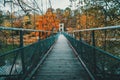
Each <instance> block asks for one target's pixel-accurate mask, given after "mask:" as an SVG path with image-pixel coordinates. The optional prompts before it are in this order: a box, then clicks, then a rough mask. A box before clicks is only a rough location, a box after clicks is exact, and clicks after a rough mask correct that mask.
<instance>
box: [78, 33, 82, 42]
mask: <svg viewBox="0 0 120 80" xmlns="http://www.w3.org/2000/svg"><path fill="white" fill-rule="evenodd" d="M79 37H80V38H79V39H80V41H81V40H82V34H81V32H79Z"/></svg>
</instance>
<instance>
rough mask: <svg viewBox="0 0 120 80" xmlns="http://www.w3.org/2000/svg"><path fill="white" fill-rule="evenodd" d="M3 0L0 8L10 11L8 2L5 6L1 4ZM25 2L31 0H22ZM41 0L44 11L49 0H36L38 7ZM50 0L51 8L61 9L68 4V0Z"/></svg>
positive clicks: (28, 2)
mask: <svg viewBox="0 0 120 80" xmlns="http://www.w3.org/2000/svg"><path fill="white" fill-rule="evenodd" d="M3 1H4V0H0V9H1V10H5V11H7V10H8V11H10V6H9V5H10V4H6V6H5V7H4V6H3ZM23 1H24V2H25V3H27V4H28V5H29V4H30V3H31V1H32V0H23ZM33 1H34V0H33ZM41 1H43V9H44V12H45V11H46V9H47V8H49V7H50V4H49V0H36V2H37V4H38V5H39V7H40V9H41V8H42V7H41V5H42V4H41ZM50 1H51V5H52V8H54V9H57V8H61V9H65V8H66V7H68V6H69V5H70V2H69V0H50ZM13 9H14V10H18V9H19V8H18V7H15V8H13Z"/></svg>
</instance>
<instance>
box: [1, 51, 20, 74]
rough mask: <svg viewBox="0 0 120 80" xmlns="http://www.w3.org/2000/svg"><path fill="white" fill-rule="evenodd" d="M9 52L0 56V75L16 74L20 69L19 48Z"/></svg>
mask: <svg viewBox="0 0 120 80" xmlns="http://www.w3.org/2000/svg"><path fill="white" fill-rule="evenodd" d="M9 53H10V54H9ZM9 53H7V54H5V55H2V56H0V76H2V75H17V74H20V72H21V71H22V63H21V55H20V50H15V51H11V52H9Z"/></svg>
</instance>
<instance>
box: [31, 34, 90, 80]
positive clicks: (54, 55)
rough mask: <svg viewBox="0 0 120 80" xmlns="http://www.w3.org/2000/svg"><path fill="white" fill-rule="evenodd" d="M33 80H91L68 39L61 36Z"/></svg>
mask: <svg viewBox="0 0 120 80" xmlns="http://www.w3.org/2000/svg"><path fill="white" fill-rule="evenodd" d="M32 80H90V78H89V76H88V74H87V72H86V71H85V70H84V68H83V66H82V64H81V63H80V62H79V61H78V59H77V58H76V57H75V54H74V52H73V50H72V49H71V48H70V47H69V44H68V43H67V40H66V38H65V37H64V36H63V35H60V37H59V38H58V40H57V42H56V44H55V46H54V47H53V49H52V51H51V52H50V53H49V55H48V57H47V58H46V60H45V61H44V63H43V64H42V65H41V66H40V68H39V69H38V71H37V73H36V75H35V76H34V77H33V79H32Z"/></svg>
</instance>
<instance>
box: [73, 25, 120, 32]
mask: <svg viewBox="0 0 120 80" xmlns="http://www.w3.org/2000/svg"><path fill="white" fill-rule="evenodd" d="M118 28H120V25H118V26H107V27H99V28H90V29H83V30H74V31H73V32H83V31H94V30H106V29H118Z"/></svg>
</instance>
